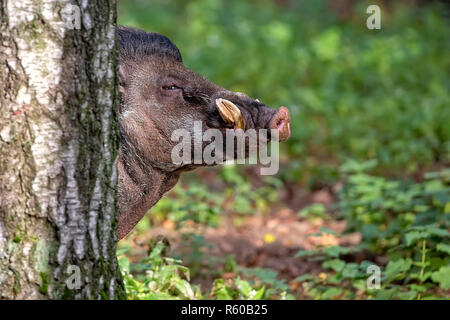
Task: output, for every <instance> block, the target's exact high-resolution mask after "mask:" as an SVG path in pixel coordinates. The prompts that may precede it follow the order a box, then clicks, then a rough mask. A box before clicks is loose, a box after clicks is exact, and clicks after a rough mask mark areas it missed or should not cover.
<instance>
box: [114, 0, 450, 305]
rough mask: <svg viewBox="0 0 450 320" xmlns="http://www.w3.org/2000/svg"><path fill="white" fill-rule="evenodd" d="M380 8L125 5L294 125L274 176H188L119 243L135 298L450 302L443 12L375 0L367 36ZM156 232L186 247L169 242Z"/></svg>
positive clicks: (234, 172) (135, 1)
mask: <svg viewBox="0 0 450 320" xmlns="http://www.w3.org/2000/svg"><path fill="white" fill-rule="evenodd" d="M373 2H374V1H359V0H303V1H293V0H258V1H257V0H246V1H243V0H228V1H219V0H197V1H187V0H152V1H148V0H145V1H144V0H120V1H119V15H118V17H119V23H120V24H122V25H127V26H133V27H137V28H141V29H144V30H146V31H154V32H159V33H161V34H164V35H166V36H167V37H169V38H170V39H171V40H172V41H173V42H174V43H175V44H176V45H177V46H178V48H179V49H180V51H181V54H182V56H183V60H184V63H185V65H186V66H187V67H189V68H191V69H193V70H194V71H196V72H198V73H200V74H202V75H204V76H206V77H207V78H209V79H210V80H211V81H213V82H215V83H217V84H219V85H221V86H223V87H225V88H227V89H229V90H233V91H242V92H245V93H247V94H248V95H249V96H251V97H253V98H258V99H260V100H261V101H262V102H264V103H266V104H268V105H269V106H271V107H273V108H277V107H279V106H281V105H284V106H287V107H288V108H289V110H290V112H291V130H292V136H291V138H290V139H289V140H288V141H287V142H284V143H282V144H280V146H281V148H282V150H281V151H282V153H281V168H280V170H281V171H280V173H279V174H278V175H276V176H273V177H265V178H261V177H260V176H258V175H257V174H255V171H252V169H251V168H248V167H234V166H223V167H217V168H215V169H202V170H196V171H195V172H194V173H192V174H188V175H185V176H183V177H182V179H181V181H180V183H179V184H178V185H177V186H176V187H175V188H174V190H172V191H171V192H170V193H168V194H167V195H166V196H165V197H163V198H162V199H161V200H160V201H159V202H158V204H157V205H156V206H155V207H153V208H152V210H151V211H150V212H149V213H148V214H147V217H146V218H145V219H143V220H142V221H141V222H140V223H139V225H138V226H137V228H136V230H135V231H134V232H133V233H132V235H131V236H130V237H128V239H126V240H123V241H121V242H120V243H119V248H120V249H119V252H118V255H119V256H120V260H119V261H120V263H121V266H122V270H125V271H124V272H125V273H124V275H125V276H124V278H125V280H126V285H127V291H128V294H129V297H130V298H132V299H161V298H163V299H194V298H195V299H196V298H202V297H206V298H217V299H262V298H265V299H267V298H270V299H285V298H290V299H293V298H294V299H303V298H306V299H311V298H312V299H330V298H333V299H361V298H362V299H364V298H380V299H390V298H395V299H433V298H442V297H446V298H449V297H450V267H449V265H450V246H449V245H448V243H449V241H450V240H449V236H450V232H449V230H450V170H448V168H449V164H450V125H449V124H450V95H449V91H450V37H449V30H450V28H449V17H450V14H449V6H448V4H447V5H445V4H444V2H441V1H425V0H416V1H414V0H402V1H400V0H399V1H387V0H385V1H376V3H377V4H378V5H380V7H381V30H369V29H367V27H366V19H367V18H368V16H369V15H368V14H367V13H366V9H367V7H368V5H369V4H372V3H373ZM427 172H428V173H427ZM429 172H432V173H429ZM230 221H231V222H230ZM342 222H344V224H345V225H344V227H343V228H339V227H338V226H339V224H340V223H342ZM270 226H272V227H270ZM296 226H298V227H299V228H297V229H296ZM277 228H279V229H277ZM300 229H301V230H303V231H299V230H300ZM249 230H250V231H249ZM255 230H256V231H257V232H256V231H255ZM274 230H281V231H283V230H284V231H283V232H281V231H280V232H279V233H276V232H275V231H274ZM159 232H161V233H162V234H168V235H169V236H168V238H170V239H169V240H171V243H172V244H174V245H175V246H177V245H181V246H182V248H181V249H179V248H178V249H175V250H174V253H171V254H169V253H168V251H167V252H166V251H164V250H165V249H164V248H166V247H167V246H166V242H165V241H159V240H154V238H153V237H154V236H155V235H156V234H159ZM252 232H253V233H252ZM216 235H223V236H222V238H220V239H219V240H217V239H218V238H217V237H216ZM289 235H292V237H291V238H289ZM311 235H315V236H317V237H318V238H317V239H319V240H320V241H319V242H315V243H314V244H313V245H312V244H311V242H310V240H309V239H311V237H310V236H311ZM347 236H351V237H353V238H352V239H356V240H352V241H350V242H349V241H348V238H346V237H347ZM355 236H356V237H355ZM171 237H172V238H171ZM233 239H236V243H233V241H232V240H233ZM346 239H347V240H346ZM253 240H254V242H255V243H256V244H252V245H249V244H248V243H250V242H251V241H253ZM155 241H156V242H157V244H156V245H155V243H156V242H155ZM214 241H216V243H213V242H214ZM258 241H259V242H258ZM290 241H291V242H290ZM224 245H226V246H225V247H227V246H228V247H229V248H228V249H229V250H228V251H229V252H231V253H232V254H231V255H228V256H226V254H225V253H224V252H226V251H227V250H224V249H223V248H222V247H223V246H224ZM183 246H184V247H183ZM214 246H216V247H218V248H219V250H218V251H216V252H215V253H214V251H211V250H213V247H214ZM144 248H145V249H144ZM186 248H187V249H188V250H185V249H186ZM242 248H244V249H245V250H247V251H248V252H251V254H249V255H247V256H245V257H240V256H239V250H241V249H242ZM274 248H275V250H274ZM146 250H147V251H148V252H146ZM299 250H300V251H299ZM274 252H275V253H274ZM147 253H148V255H147ZM168 255H170V256H171V257H173V256H175V257H176V258H180V259H182V262H181V260H180V261H178V260H173V259H172V258H170V259H172V260H167V259H166V258H167V256H168ZM252 255H253V256H252ZM249 256H250V258H249ZM143 257H144V260H140V259H142V258H143ZM164 259H166V260H164ZM271 259H272V260H271ZM138 261H140V262H138ZM273 261H275V262H276V263H274V262H273ZM370 264H376V265H379V266H380V267H381V268H382V271H383V273H382V275H383V278H382V286H381V289H380V290H378V291H373V290H370V289H368V288H367V287H366V278H367V272H366V268H367V266H368V265H370ZM287 269H288V270H287ZM214 279H215V280H214ZM244 279H245V280H244ZM247 281H248V282H247ZM200 285H201V286H202V287H200Z"/></svg>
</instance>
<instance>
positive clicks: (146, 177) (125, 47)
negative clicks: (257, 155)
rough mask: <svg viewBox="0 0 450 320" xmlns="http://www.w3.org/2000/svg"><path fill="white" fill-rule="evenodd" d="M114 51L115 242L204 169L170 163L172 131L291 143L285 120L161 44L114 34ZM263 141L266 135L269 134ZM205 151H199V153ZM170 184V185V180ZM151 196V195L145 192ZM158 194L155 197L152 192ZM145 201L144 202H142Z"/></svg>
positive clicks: (133, 34) (129, 33) (135, 33)
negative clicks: (185, 177)
mask: <svg viewBox="0 0 450 320" xmlns="http://www.w3.org/2000/svg"><path fill="white" fill-rule="evenodd" d="M118 38H119V50H120V87H119V91H120V93H121V94H120V100H121V101H120V135H121V150H120V158H119V209H120V217H119V229H118V233H119V237H123V236H124V235H126V234H127V233H128V232H129V231H130V230H131V229H132V228H133V227H134V225H135V224H136V223H137V222H138V221H139V220H140V218H141V217H142V216H143V214H145V212H146V211H147V210H148V209H149V208H150V207H151V206H153V205H154V203H155V202H156V201H157V200H159V198H160V197H161V196H162V194H163V193H164V192H166V191H167V190H168V189H170V188H171V187H172V186H173V185H174V184H175V183H176V180H177V178H178V174H179V172H181V171H184V170H188V169H193V168H194V167H195V166H198V165H204V164H197V165H192V164H183V163H181V164H180V163H178V164H177V163H175V162H174V161H173V160H172V150H173V149H174V147H175V146H176V145H177V144H178V142H177V141H173V140H172V134H173V133H174V131H175V130H180V129H184V130H185V131H187V132H190V133H191V134H192V136H194V130H195V129H194V127H195V126H194V122H197V123H199V122H201V130H203V131H205V130H206V129H209V128H216V129H219V130H220V131H221V132H223V134H224V141H225V144H226V135H225V132H226V129H227V128H229V129H243V130H248V129H276V130H278V136H279V140H280V141H282V140H286V139H287V138H288V137H289V135H290V128H289V112H288V110H287V109H286V108H285V107H281V108H279V109H278V110H273V109H270V108H268V107H266V106H265V105H264V104H263V103H262V102H260V101H259V100H257V99H256V100H254V99H251V98H249V97H248V96H247V95H245V94H243V93H236V92H231V91H228V90H226V89H224V88H221V87H220V86H217V85H215V84H214V83H211V82H210V81H208V80H207V79H205V78H204V77H202V76H200V75H198V74H197V73H195V72H193V71H191V70H189V69H188V68H186V67H185V66H184V65H183V62H182V58H181V54H180V52H179V50H178V48H177V47H176V46H175V45H174V44H173V43H172V42H171V41H170V40H169V39H168V38H166V37H164V36H162V35H160V34H157V33H147V32H144V31H141V30H136V29H132V28H127V27H118ZM269 133H270V130H269ZM203 146H204V145H203ZM173 176H175V178H174V179H172V178H171V177H173ZM152 188H153V189H152ZM158 188H159V189H158ZM145 199H147V200H148V201H147V200H145Z"/></svg>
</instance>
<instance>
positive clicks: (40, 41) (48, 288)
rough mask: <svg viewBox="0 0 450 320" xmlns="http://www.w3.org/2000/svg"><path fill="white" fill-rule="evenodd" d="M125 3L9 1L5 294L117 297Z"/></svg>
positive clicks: (0, 187) (1, 150)
mask: <svg viewBox="0 0 450 320" xmlns="http://www.w3.org/2000/svg"><path fill="white" fill-rule="evenodd" d="M115 23H116V1H115V0H102V1H87V0H79V1H69V0H40V1H35V0H20V1H18V0H0V298H2V299H61V298H67V299H72V298H80V299H85V298H89V299H98V298H103V299H114V298H121V297H123V295H124V288H123V283H122V280H121V277H120V271H119V268H118V265H117V259H116V254H115V250H116V241H117V238H116V224H117V217H118V210H117V204H116V186H117V167H116V159H117V154H118V143H119V142H118V117H117V114H118V109H117V106H118V94H117V89H116V88H117V84H118V78H117V73H116V67H117V64H118V59H117V54H116V50H115V49H116V48H115V46H116V41H115Z"/></svg>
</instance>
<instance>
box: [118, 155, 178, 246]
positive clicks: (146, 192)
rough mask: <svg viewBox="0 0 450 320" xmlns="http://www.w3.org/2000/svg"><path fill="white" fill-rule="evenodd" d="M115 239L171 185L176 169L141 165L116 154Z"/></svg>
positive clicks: (129, 228)
mask: <svg viewBox="0 0 450 320" xmlns="http://www.w3.org/2000/svg"><path fill="white" fill-rule="evenodd" d="M118 171H119V192H118V202H119V212H120V214H119V225H118V228H117V235H118V238H119V239H122V238H123V237H125V236H126V235H127V234H128V233H129V232H130V231H131V230H132V229H133V228H134V226H135V225H136V224H137V223H138V222H139V221H140V220H141V219H142V217H143V216H144V215H145V213H146V212H147V211H148V210H149V209H150V208H151V207H153V206H154V205H155V203H156V202H158V200H159V199H161V197H162V196H163V195H164V193H166V192H167V191H169V190H170V189H172V188H173V187H174V186H175V184H176V183H177V181H178V178H179V173H167V172H163V171H161V170H159V169H157V168H153V167H152V166H147V167H146V168H145V170H144V169H142V168H141V167H140V166H139V165H138V164H137V163H136V162H135V161H133V160H130V159H127V161H126V162H125V161H124V158H123V155H122V152H120V154H119V161H118Z"/></svg>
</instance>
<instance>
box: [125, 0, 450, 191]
mask: <svg viewBox="0 0 450 320" xmlns="http://www.w3.org/2000/svg"><path fill="white" fill-rule="evenodd" d="M333 2H335V4H334V7H336V3H339V2H342V3H344V4H345V3H352V2H351V1H320V0H303V1H269V0H258V1H255V0H253V1H240V0H230V1H220V0H198V1H183V0H176V1H174V0H168V1H166V0H164V1H159V0H154V1H144V0H129V1H124V0H121V1H120V2H119V23H120V24H124V25H128V26H134V27H139V28H142V29H144V30H147V31H155V32H159V33H162V34H164V35H166V36H168V37H169V38H170V39H171V40H172V41H173V42H174V43H175V44H176V45H177V46H178V47H179V49H180V51H181V53H182V55H183V59H184V62H185V64H186V65H187V66H188V67H189V68H191V69H193V70H195V71H196V72H198V73H200V74H202V75H204V76H206V77H207V78H209V79H210V80H211V81H213V82H216V83H218V84H219V85H221V86H224V87H226V88H228V89H230V90H233V91H242V92H246V93H247V94H249V95H250V96H252V97H255V98H259V99H260V100H261V101H263V102H265V103H266V104H268V105H269V106H272V107H278V106H280V105H285V106H287V107H288V108H289V109H290V112H291V119H292V125H291V127H292V138H291V139H290V140H289V142H288V143H287V145H286V146H285V150H284V152H285V153H284V154H285V155H286V156H287V157H288V158H289V166H290V167H291V170H290V171H289V175H288V176H289V177H291V178H293V179H296V180H298V179H299V178H302V175H304V174H306V173H307V172H309V173H310V172H311V170H313V174H318V175H319V176H317V177H316V178H318V179H322V178H323V179H328V178H332V176H331V177H329V175H332V174H333V172H335V171H334V170H333V168H336V167H337V165H338V164H339V163H342V162H344V161H345V160H346V159H348V158H352V159H356V160H366V159H377V160H378V163H379V168H380V169H381V170H385V171H388V172H392V173H394V174H404V173H412V172H414V171H417V170H418V169H419V168H423V167H426V166H430V165H432V164H434V163H436V162H438V163H448V162H449V161H450V126H449V120H450V95H449V89H450V77H449V72H450V71H449V70H450V54H449V53H450V39H449V35H448V33H449V28H448V27H449V26H448V21H446V20H445V18H444V17H442V15H441V12H440V11H441V10H439V8H435V9H434V10H433V9H432V8H428V7H427V8H423V7H411V6H406V5H405V4H404V3H402V2H401V1H388V2H390V3H393V4H391V5H390V6H389V7H386V8H384V7H382V28H381V30H368V29H367V28H366V19H367V17H368V14H366V8H367V6H368V3H369V2H365V1H353V2H354V5H353V6H348V8H340V10H341V11H343V10H344V11H345V14H344V17H342V14H341V15H339V11H338V10H336V9H335V10H333ZM330 3H331V5H330ZM350 10H351V12H350ZM297 160H298V161H297ZM318 164H320V169H317V167H318ZM318 170H319V171H320V172H315V171H318ZM309 178H310V177H309V176H308V177H305V179H306V180H307V182H308V181H309Z"/></svg>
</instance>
